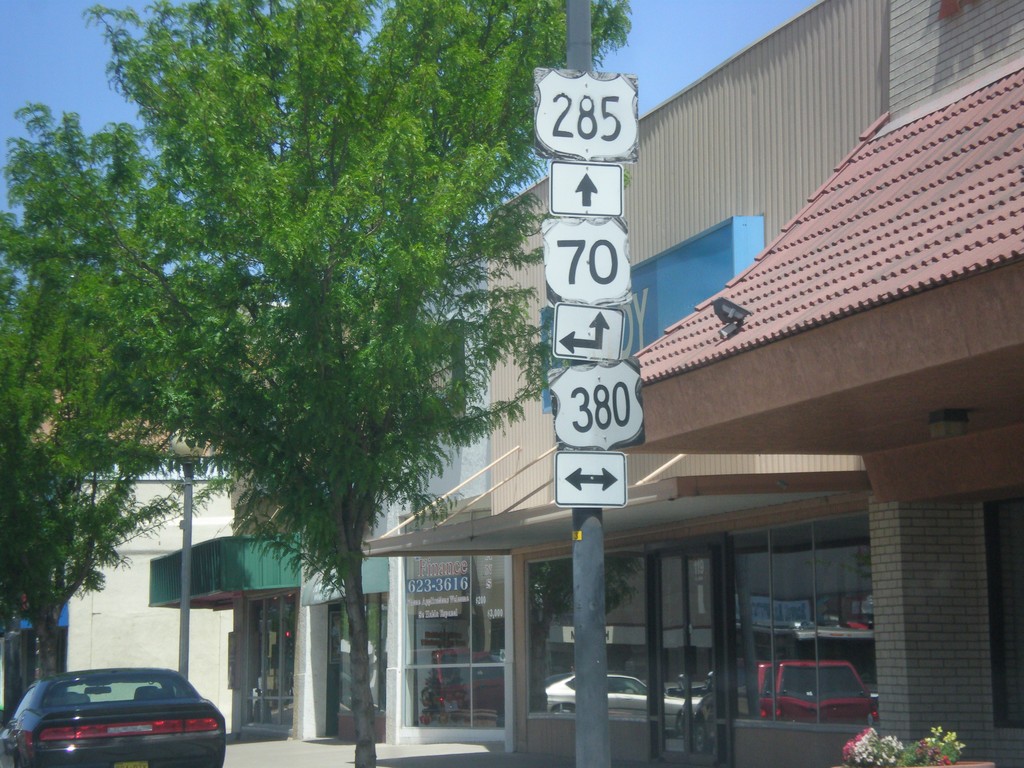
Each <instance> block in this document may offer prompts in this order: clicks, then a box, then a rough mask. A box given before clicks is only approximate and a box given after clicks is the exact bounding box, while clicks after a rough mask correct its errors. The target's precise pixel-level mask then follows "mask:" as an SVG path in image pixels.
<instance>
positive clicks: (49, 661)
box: [32, 605, 63, 677]
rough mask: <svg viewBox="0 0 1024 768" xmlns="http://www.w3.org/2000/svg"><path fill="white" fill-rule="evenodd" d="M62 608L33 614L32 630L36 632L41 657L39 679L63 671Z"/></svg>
mask: <svg viewBox="0 0 1024 768" xmlns="http://www.w3.org/2000/svg"><path fill="white" fill-rule="evenodd" d="M61 607H62V606H59V605H58V606H56V607H54V606H47V607H44V608H42V609H41V610H38V611H35V612H33V614H32V628H33V629H35V631H36V644H37V648H38V649H39V657H38V659H37V661H36V666H37V667H38V669H39V677H50V676H51V675H55V674H57V673H58V672H60V671H61V667H62V666H63V665H62V659H61V658H60V654H59V652H60V627H59V622H60V612H61Z"/></svg>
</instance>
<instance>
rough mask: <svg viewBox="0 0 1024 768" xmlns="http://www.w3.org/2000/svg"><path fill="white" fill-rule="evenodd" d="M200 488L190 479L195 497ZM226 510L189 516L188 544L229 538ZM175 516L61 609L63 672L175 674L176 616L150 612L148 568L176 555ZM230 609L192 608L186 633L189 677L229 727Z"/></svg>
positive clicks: (217, 502) (151, 488)
mask: <svg viewBox="0 0 1024 768" xmlns="http://www.w3.org/2000/svg"><path fill="white" fill-rule="evenodd" d="M203 485H204V484H203V483H202V482H201V481H197V482H196V485H195V492H196V496H197V497H198V495H199V493H200V492H201V491H202V488H203ZM169 490H170V488H169V486H168V485H167V484H166V483H162V482H144V483H142V484H140V485H139V488H138V493H139V497H140V499H141V500H145V499H147V498H154V497H156V496H158V495H164V494H166V493H168V492H169ZM231 522H232V514H231V505H230V503H229V499H228V497H227V496H226V495H219V496H216V497H214V498H213V499H211V501H210V503H209V504H207V505H205V506H203V507H202V508H199V507H198V506H197V508H196V510H195V517H194V519H193V525H192V541H193V543H199V542H201V541H206V540H207V539H212V538H215V537H217V536H226V535H230V534H231ZM180 524H181V517H180V516H179V517H175V518H172V519H171V520H169V521H168V522H167V523H166V524H165V525H163V526H161V527H160V528H159V529H158V530H156V531H154V532H153V534H151V535H149V536H143V537H140V538H137V539H135V540H133V541H131V542H129V543H128V544H126V545H125V546H124V547H122V548H121V550H120V552H121V554H122V555H123V556H124V557H125V558H126V559H127V561H128V562H127V564H126V565H125V566H124V567H122V568H118V569H115V570H110V571H107V572H106V588H105V589H104V590H103V591H102V592H95V593H92V594H88V595H85V596H84V597H81V598H76V599H74V600H72V601H71V603H70V604H69V605H68V669H72V670H73V669H96V668H101V667H120V666H127V667H142V666H153V667H168V668H170V669H177V668H178V636H179V617H180V614H179V612H178V611H177V610H174V609H171V608H150V607H149V563H150V561H151V560H152V559H154V558H156V557H162V556H164V555H167V554H170V553H172V552H176V551H178V550H180V549H181V546H182V538H181V527H180ZM232 628H233V627H232V612H231V611H212V610H204V609H193V610H192V612H191V615H190V632H189V638H190V639H189V679H190V681H191V682H192V684H193V685H194V686H195V687H196V688H197V689H198V690H199V692H200V693H201V694H202V695H203V696H205V697H206V698H208V699H210V700H211V701H212V702H213V703H214V704H216V705H217V706H218V707H219V708H220V710H221V712H222V713H223V714H224V717H225V720H226V721H227V722H228V723H230V722H231V691H230V690H229V689H228V680H227V670H228V633H229V632H230V631H231V630H232Z"/></svg>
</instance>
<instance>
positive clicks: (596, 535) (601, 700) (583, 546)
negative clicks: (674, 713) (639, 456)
mask: <svg viewBox="0 0 1024 768" xmlns="http://www.w3.org/2000/svg"><path fill="white" fill-rule="evenodd" d="M565 42H566V65H567V66H568V68H569V69H576V70H580V71H583V72H589V71H590V70H591V69H593V62H594V57H593V49H592V43H591V36H590V0H566V36H565ZM572 528H573V547H572V582H573V630H574V636H575V663H576V768H611V741H610V740H609V735H608V648H607V647H606V645H605V595H604V524H603V521H602V512H601V510H600V509H597V508H591V507H580V508H576V509H573V511H572Z"/></svg>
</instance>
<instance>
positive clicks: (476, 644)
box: [405, 556, 506, 728]
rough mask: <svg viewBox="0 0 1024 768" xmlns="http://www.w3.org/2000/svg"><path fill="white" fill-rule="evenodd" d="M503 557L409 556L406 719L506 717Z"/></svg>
mask: <svg viewBox="0 0 1024 768" xmlns="http://www.w3.org/2000/svg"><path fill="white" fill-rule="evenodd" d="M505 564H506V560H505V558H501V557H493V556H476V557H469V556H466V557H460V556H453V557H413V558H408V559H407V560H406V561H405V577H406V580H405V589H406V600H405V605H406V616H407V622H406V623H407V626H408V636H407V642H408V659H409V665H408V669H407V672H406V684H407V686H408V689H409V694H410V695H409V696H408V697H407V700H408V701H409V702H410V708H409V711H408V712H407V713H406V718H405V722H406V725H413V726H420V727H438V726H447V727H470V728H497V727H502V726H503V725H504V722H505Z"/></svg>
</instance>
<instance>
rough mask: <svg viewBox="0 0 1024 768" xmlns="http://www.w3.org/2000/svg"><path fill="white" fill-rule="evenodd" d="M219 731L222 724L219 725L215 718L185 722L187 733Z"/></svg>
mask: <svg viewBox="0 0 1024 768" xmlns="http://www.w3.org/2000/svg"><path fill="white" fill-rule="evenodd" d="M218 730H220V723H218V722H217V719H216V718H213V717H199V718H196V719H194V720H186V721H185V731H186V732H187V733H196V732H198V731H218Z"/></svg>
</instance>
